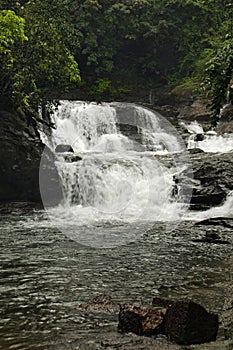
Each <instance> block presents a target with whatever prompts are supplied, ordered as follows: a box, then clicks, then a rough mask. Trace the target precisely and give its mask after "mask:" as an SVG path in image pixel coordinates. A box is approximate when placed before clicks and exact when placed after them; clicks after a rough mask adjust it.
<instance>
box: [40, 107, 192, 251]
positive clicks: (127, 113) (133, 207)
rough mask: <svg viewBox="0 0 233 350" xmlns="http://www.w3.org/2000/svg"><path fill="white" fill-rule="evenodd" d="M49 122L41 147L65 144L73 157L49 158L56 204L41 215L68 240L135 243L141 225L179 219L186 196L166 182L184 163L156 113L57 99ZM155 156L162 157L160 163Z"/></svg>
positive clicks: (174, 137)
mask: <svg viewBox="0 0 233 350" xmlns="http://www.w3.org/2000/svg"><path fill="white" fill-rule="evenodd" d="M54 123H55V125H56V129H55V130H54V132H53V134H52V136H51V137H50V138H47V140H46V143H47V144H48V145H49V146H50V147H51V148H52V149H55V147H56V146H57V145H59V144H70V145H71V146H72V148H73V150H74V153H69V154H67V153H64V154H61V153H60V154H58V155H57V161H56V165H57V168H58V172H59V175H60V178H61V180H62V189H63V193H64V200H63V202H62V203H61V204H60V205H59V206H58V207H56V208H52V209H48V212H49V215H50V217H51V218H52V219H53V220H54V221H55V222H56V225H57V226H59V228H60V229H61V230H64V231H65V233H66V234H68V236H70V237H71V238H73V239H76V240H78V241H80V242H82V243H84V244H88V245H89V244H91V245H95V246H96V245H97V246H99V245H101V246H103V245H104V246H109V245H110V246H111V245H116V244H122V243H126V242H128V241H131V240H132V239H133V240H134V239H135V238H139V237H140V236H141V235H142V233H145V231H144V230H143V232H142V231H141V229H140V227H144V229H146V227H145V223H151V222H153V221H176V220H179V219H180V218H181V217H182V215H183V213H184V211H185V210H186V209H187V204H186V203H187V202H188V201H187V197H188V194H187V193H186V196H185V197H186V198H184V196H183V197H182V189H181V188H179V187H182V186H180V185H177V184H175V183H174V181H173V180H174V179H173V177H174V175H177V174H178V173H179V172H181V171H184V169H185V168H186V167H187V163H188V158H187V157H186V158H185V157H184V156H182V157H181V156H180V154H181V152H180V151H184V146H183V144H182V141H181V139H179V137H178V136H177V135H176V134H175V131H174V129H173V127H172V126H171V125H170V124H169V123H168V122H167V121H166V120H163V118H162V117H161V116H160V115H158V114H156V113H154V112H152V111H149V110H147V109H145V108H142V107H140V106H135V105H131V104H120V103H112V104H102V105H98V104H95V103H83V102H78V101H75V102H68V101H61V104H60V106H59V107H58V109H57V111H56V112H55V114H54ZM128 129H129V130H128ZM122 130H128V131H129V132H128V133H127V132H123V131H122ZM171 152H173V153H172V154H173V156H172V157H171ZM174 152H175V153H174ZM161 154H163V155H166V154H167V155H168V158H167V159H166V161H165V162H164V161H161V160H160V159H159V155H161ZM169 155H170V156H169ZM76 156H78V160H77V158H76ZM165 158H166V157H165ZM174 187H176V191H174ZM186 192H187V191H186ZM110 224H111V229H110V228H109V225H110ZM119 226H121V229H119ZM68 232H69V233H68ZM97 240H98V242H99V243H98V242H97ZM116 241H119V242H118V243H117V242H116Z"/></svg>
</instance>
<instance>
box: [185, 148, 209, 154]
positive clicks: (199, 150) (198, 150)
mask: <svg viewBox="0 0 233 350" xmlns="http://www.w3.org/2000/svg"><path fill="white" fill-rule="evenodd" d="M188 151H189V153H190V154H197V153H205V152H204V151H203V149H201V148H190V149H189V150H188Z"/></svg>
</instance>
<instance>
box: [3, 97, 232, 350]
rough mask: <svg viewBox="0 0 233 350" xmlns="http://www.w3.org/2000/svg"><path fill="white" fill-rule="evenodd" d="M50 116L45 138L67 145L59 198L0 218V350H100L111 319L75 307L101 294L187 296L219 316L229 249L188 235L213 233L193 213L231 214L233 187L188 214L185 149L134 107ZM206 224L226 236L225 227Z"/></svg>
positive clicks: (146, 298) (71, 105) (83, 107)
mask: <svg viewBox="0 0 233 350" xmlns="http://www.w3.org/2000/svg"><path fill="white" fill-rule="evenodd" d="M54 122H55V124H56V126H57V128H56V130H55V131H54V132H53V134H52V135H51V136H50V137H48V136H45V135H43V139H44V142H45V143H46V144H47V145H48V146H49V147H50V148H51V149H53V150H54V149H55V148H56V146H57V145H59V144H69V145H71V146H72V148H73V150H74V152H73V153H69V152H68V153H57V160H56V165H57V168H58V172H59V174H60V177H61V180H62V181H61V187H62V191H63V195H64V198H63V200H62V202H61V203H60V204H59V205H58V206H56V207H53V208H50V207H49V206H46V205H45V210H35V209H32V210H28V209H25V208H24V207H23V206H22V207H15V208H14V207H13V209H12V210H10V211H6V212H5V214H4V215H2V216H1V221H0V230H1V243H0V244H1V269H0V278H1V289H0V291H1V295H0V310H1V313H2V317H1V323H0V349H2V350H8V349H25V350H27V349H32V350H37V349H43V350H47V349H54V350H55V349H56V350H66V349H87V350H88V349H93V350H97V349H103V348H104V347H102V346H101V341H102V338H103V337H106V339H108V334H110V333H111V332H115V331H116V325H117V316H115V315H111V314H105V313H103V314H102V313H101V314H99V313H92V312H87V311H83V310H81V309H80V308H79V305H80V304H81V303H82V302H84V301H88V300H90V299H92V298H93V297H95V296H96V295H99V294H101V293H105V294H110V295H112V297H113V298H115V299H116V300H117V301H118V302H119V303H122V302H124V301H129V302H138V303H144V304H150V303H151V300H152V298H153V297H154V296H162V297H171V298H176V299H180V298H183V297H188V298H192V299H193V300H195V301H197V302H200V303H201V304H202V305H203V306H205V307H206V308H207V309H209V310H211V311H213V312H217V313H219V314H220V313H221V310H222V305H223V301H224V298H223V295H224V293H225V288H226V282H227V280H228V279H229V277H230V274H229V265H228V262H227V258H228V257H229V256H230V254H231V245H218V244H214V245H206V244H203V243H197V242H194V238H198V237H200V236H202V235H203V234H204V233H206V232H212V231H213V227H207V226H206V227H202V226H201V227H198V226H195V225H194V221H195V220H200V219H202V218H205V217H211V216H221V215H231V214H232V195H231V194H229V196H228V198H227V200H226V202H225V203H224V204H223V205H222V206H221V207H219V208H215V209H211V210H212V211H211V210H210V211H208V212H205V216H203V215H204V214H203V213H201V212H196V213H195V214H193V213H191V212H190V211H189V210H188V204H189V200H190V197H191V194H192V191H191V184H192V169H191V163H190V159H189V156H188V154H187V152H186V150H185V145H184V143H183V141H182V139H181V138H180V136H179V135H178V134H177V133H176V131H175V130H174V128H173V127H172V126H171V125H170V124H169V123H168V122H167V121H166V120H165V119H164V118H163V117H161V116H160V115H159V114H156V113H154V112H151V111H149V110H147V109H144V108H142V107H140V106H135V105H131V104H120V103H112V104H103V105H97V104H94V103H91V104H87V103H83V102H78V101H75V102H68V101H61V105H60V106H59V108H58V110H57V111H56V112H55V114H54ZM181 175H182V176H183V181H182V182H178V183H177V182H176V179H177V178H178V177H180V176H181ZM45 185H46V184H44V183H43V181H42V182H41V186H42V187H43V186H45ZM42 192H43V191H42ZM217 230H218V233H220V234H221V235H222V237H224V239H226V240H228V241H229V242H232V232H231V229H230V228H227V227H225V228H224V227H218V228H217ZM222 339H223V332H222V328H221V327H220V332H219V335H218V341H219V342H220V343H221V345H220V347H219V348H217V347H216V349H219V350H221V349H222V350H226V349H230V347H229V346H230V345H229V343H225V342H222ZM105 348H106V347H105ZM109 349H110V347H109ZM161 349H162V347H161ZM199 349H200V350H202V349H203V348H199Z"/></svg>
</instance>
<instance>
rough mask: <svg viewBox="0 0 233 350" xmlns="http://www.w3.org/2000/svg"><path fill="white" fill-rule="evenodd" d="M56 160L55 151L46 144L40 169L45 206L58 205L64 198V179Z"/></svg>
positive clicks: (41, 191)
mask: <svg viewBox="0 0 233 350" xmlns="http://www.w3.org/2000/svg"><path fill="white" fill-rule="evenodd" d="M55 162H56V158H55V155H54V153H53V152H52V151H51V150H50V149H49V148H48V147H46V146H45V148H44V152H43V154H42V156H41V161H40V168H39V169H38V172H39V182H40V183H39V184H40V195H41V199H42V201H43V204H44V206H45V207H52V206H56V205H58V204H59V203H60V202H61V201H62V199H63V191H62V181H61V179H60V176H59V174H58V171H57V167H56V164H55Z"/></svg>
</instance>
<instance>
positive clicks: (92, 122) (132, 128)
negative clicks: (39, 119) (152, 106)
mask: <svg viewBox="0 0 233 350" xmlns="http://www.w3.org/2000/svg"><path fill="white" fill-rule="evenodd" d="M53 118H54V124H55V126H56V129H55V130H54V131H53V133H52V137H51V138H50V139H47V140H45V143H46V144H48V145H49V146H50V147H51V148H52V149H55V147H56V146H57V145H58V144H64V143H65V144H69V145H71V146H72V148H73V149H74V151H75V152H93V151H96V152H121V151H130V150H131V151H147V150H148V151H154V152H165V153H166V152H177V151H181V150H182V148H183V146H181V144H182V142H181V140H178V139H177V135H175V134H174V130H172V128H171V126H170V125H169V124H168V123H167V122H166V120H165V119H164V118H163V117H162V116H161V115H159V114H158V113H156V112H153V111H150V110H148V109H146V108H143V107H141V106H137V105H134V104H127V103H116V102H115V103H102V104H97V103H94V102H91V103H87V102H82V101H65V100H63V101H60V105H59V106H58V108H57V109H56V110H55V111H54V116H53Z"/></svg>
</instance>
